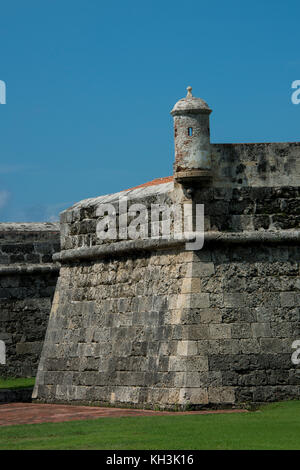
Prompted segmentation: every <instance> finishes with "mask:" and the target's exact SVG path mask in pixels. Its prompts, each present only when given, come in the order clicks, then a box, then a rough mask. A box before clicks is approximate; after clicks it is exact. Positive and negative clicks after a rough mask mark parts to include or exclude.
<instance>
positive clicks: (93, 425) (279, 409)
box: [0, 401, 300, 450]
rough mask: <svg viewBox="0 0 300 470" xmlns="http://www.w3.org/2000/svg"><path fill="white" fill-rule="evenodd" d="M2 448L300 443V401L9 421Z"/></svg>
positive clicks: (267, 446) (274, 446)
mask: <svg viewBox="0 0 300 470" xmlns="http://www.w3.org/2000/svg"><path fill="white" fill-rule="evenodd" d="M0 449H103V450H104V449H118V450H123V449H136V450H140V449H158V450H159V449H170V450H172V449H173V450H180V449H194V450H195V449H278V450H279V449H300V401H290V402H282V403H275V404H271V405H267V406H265V407H263V408H261V410H259V411H255V412H249V413H241V414H223V415H221V414H220V415H190V416H179V415H178V416H174V415H173V416H155V417H151V416H147V417H128V418H124V417H123V418H100V419H96V420H87V421H72V422H70V421H69V422H65V423H55V424H54V423H47V424H46V423H45V424H27V425H16V426H7V427H6V426H5V427H0Z"/></svg>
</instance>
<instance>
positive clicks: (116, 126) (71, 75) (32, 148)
mask: <svg viewBox="0 0 300 470" xmlns="http://www.w3.org/2000/svg"><path fill="white" fill-rule="evenodd" d="M0 38H1V42H0V50H1V56H0V57H1V59H0V80H3V81H5V82H6V86H7V104H5V105H0V122H1V134H0V135H1V137H0V145H1V159H0V221H2V222H4V221H43V220H54V219H55V218H56V217H57V215H58V213H59V212H60V211H61V210H63V209H64V208H66V207H68V206H70V205H72V204H73V203H74V202H76V201H79V200H81V199H85V198H87V197H93V196H98V195H101V194H107V193H112V192H116V191H119V190H122V189H125V188H128V187H132V186H135V185H138V184H141V183H143V182H145V181H148V180H151V179H153V178H156V177H160V176H167V175H170V174H172V163H173V158H174V156H173V153H174V150H173V131H172V118H171V116H170V114H169V112H170V110H171V108H172V107H173V105H174V103H175V102H176V101H177V100H178V99H180V98H182V97H183V96H185V94H186V91H185V89H186V86H188V85H192V86H193V93H194V95H195V96H199V97H201V98H203V99H205V100H206V101H207V102H208V104H209V105H210V107H211V108H212V109H213V113H212V115H211V140H212V142H264V141H277V142H279V141H299V140H300V129H299V123H300V105H293V104H292V102H291V93H292V90H291V83H292V81H294V80H297V79H298V80H299V79H300V48H299V44H300V40H299V39H300V3H299V1H298V0H297V1H293V0H288V1H285V2H283V1H282V0H281V1H276V0H273V1H262V0H252V1H240V0H239V1H233V0H228V1H224V0H219V1H210V2H209V1H202V0H189V1H188V2H183V1H178V0H152V1H151V0H148V1H145V0H114V1H113V2H112V1H103V0H85V1H79V0H26V1H24V0H19V1H18V0H10V1H9V2H2V3H1V14H0Z"/></svg>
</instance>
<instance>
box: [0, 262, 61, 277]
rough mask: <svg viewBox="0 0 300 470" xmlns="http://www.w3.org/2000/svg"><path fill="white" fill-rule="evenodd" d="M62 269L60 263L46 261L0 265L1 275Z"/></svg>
mask: <svg viewBox="0 0 300 470" xmlns="http://www.w3.org/2000/svg"><path fill="white" fill-rule="evenodd" d="M59 269H60V266H59V264H55V263H45V264H38V263H37V264H24V265H21V264H2V265H0V276H7V275H11V274H35V273H49V272H58V271H59Z"/></svg>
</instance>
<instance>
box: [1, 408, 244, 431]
mask: <svg viewBox="0 0 300 470" xmlns="http://www.w3.org/2000/svg"><path fill="white" fill-rule="evenodd" d="M245 412H247V411H246V410H238V409H236V410H209V411H184V412H170V411H152V410H137V409H127V408H103V407H95V406H77V405H76V406H74V405H48V404H40V403H8V404H3V405H0V426H9V425H11V424H32V423H59V422H61V421H74V420H80V419H97V418H113V417H115V418H119V417H121V416H170V415H177V416H178V415H195V414H200V415H204V414H213V413H214V414H215V413H245Z"/></svg>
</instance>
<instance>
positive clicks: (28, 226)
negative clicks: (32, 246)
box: [0, 222, 60, 232]
mask: <svg viewBox="0 0 300 470" xmlns="http://www.w3.org/2000/svg"><path fill="white" fill-rule="evenodd" d="M59 230H60V223H59V222H1V223H0V232H59Z"/></svg>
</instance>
